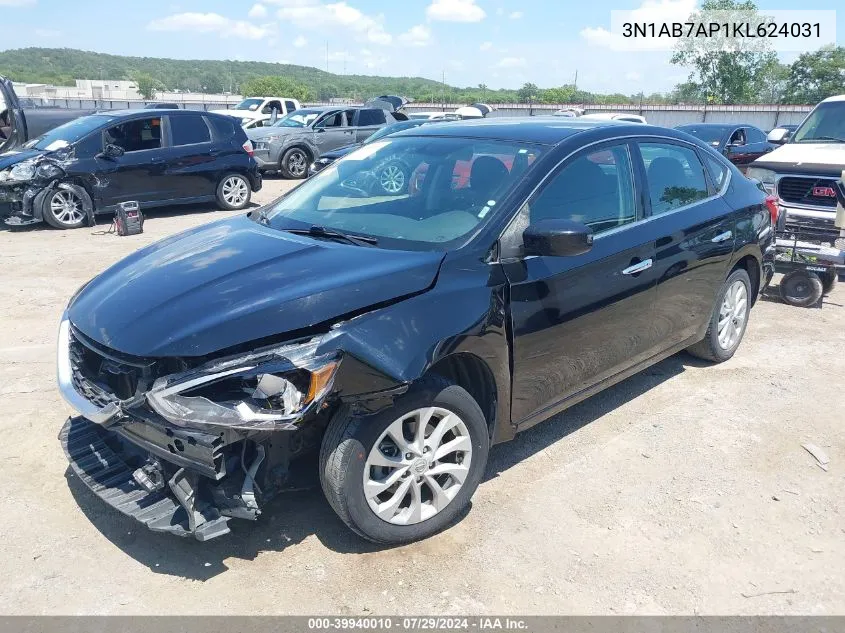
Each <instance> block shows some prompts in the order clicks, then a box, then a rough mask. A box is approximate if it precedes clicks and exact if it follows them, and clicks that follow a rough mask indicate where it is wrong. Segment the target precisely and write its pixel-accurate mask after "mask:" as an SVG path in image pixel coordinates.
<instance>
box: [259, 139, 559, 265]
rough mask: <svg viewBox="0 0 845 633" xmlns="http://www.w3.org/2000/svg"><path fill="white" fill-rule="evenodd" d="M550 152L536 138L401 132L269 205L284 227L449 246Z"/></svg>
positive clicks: (393, 244)
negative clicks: (512, 139)
mask: <svg viewBox="0 0 845 633" xmlns="http://www.w3.org/2000/svg"><path fill="white" fill-rule="evenodd" d="M541 152H542V148H541V147H538V146H536V145H532V144H529V143H515V142H503V141H486V140H481V139H469V138H455V137H448V138H446V137H415V136H407V137H405V136H400V137H395V138H384V139H382V140H380V141H376V142H374V143H369V144H367V145H365V146H363V147H361V148H359V149H358V150H356V151H354V152H352V153H351V154H349V155H347V156H346V157H345V158H344V159H343V160H341V161H338V162H337V163H335V164H333V165H331V166H330V167H327V168H326V169H324V170H323V171H321V172H320V173H319V174H317V175H316V176H314V177H313V178H311V179H309V180H306V181H305V182H304V183H303V184H301V185H300V186H299V187H297V188H296V189H294V190H293V191H291V193H289V194H288V195H287V196H285V197H284V198H282V199H281V200H280V201H279V202H278V204H276V206H275V207H273V208H272V209H270V211H269V212H268V213H267V218H268V221H269V224H270V226H272V227H273V228H277V229H280V230H284V229H292V228H309V227H311V226H320V227H324V228H327V229H333V230H336V231H341V232H344V233H349V234H352V235H358V236H368V237H375V238H377V239H378V245H379V246H380V247H385V248H399V249H405V250H448V249H450V248H453V247H457V246H459V245H460V244H462V243H463V242H465V241H466V240H467V239H469V238H471V237H472V236H473V235H474V234H475V233H476V232H477V231H478V229H480V228H481V226H482V225H483V224H484V223H485V222H488V221H489V220H490V218H491V217H493V216H494V215H495V210H496V208H497V206H496V205H497V204H498V203H499V202H500V201H501V200H503V199H504V197H505V196H506V195H507V193H508V192H509V191H510V189H511V188H512V187H513V186H514V184H515V183H517V182H518V181H519V180H520V179H521V178H522V175H523V173H524V172H525V171H526V170H527V169H528V168H529V166H530V165H531V164H532V163H533V162H534V160H535V159H536V158H537V156H539V154H540V153H541Z"/></svg>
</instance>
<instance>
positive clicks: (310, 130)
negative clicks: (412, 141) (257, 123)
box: [247, 101, 407, 178]
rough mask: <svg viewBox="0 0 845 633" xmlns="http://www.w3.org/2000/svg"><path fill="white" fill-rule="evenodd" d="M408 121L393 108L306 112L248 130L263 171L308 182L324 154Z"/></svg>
mask: <svg viewBox="0 0 845 633" xmlns="http://www.w3.org/2000/svg"><path fill="white" fill-rule="evenodd" d="M406 119H407V117H406V116H405V114H403V113H402V112H399V111H398V110H394V109H393V106H392V104H389V103H387V102H384V101H377V102H371V103H368V104H365V105H363V106H321V107H314V108H303V109H302V110H297V111H295V112H292V113H291V114H288V115H287V116H284V117H282V118H281V119H279V120H278V121H276V122H275V123H273V124H272V125H265V126H264V127H261V128H257V129H251V130H247V135H248V136H249V138H250V140H251V141H252V143H253V145H254V146H255V160H256V161H258V165H259V167H260V169H261V170H262V171H281V172H282V175H283V176H285V177H286V178H305V177H306V176H307V175H308V166H309V165H311V164H312V163H313V162H314V161H315V160H318V159H319V158H320V157H321V156H322V155H323V154H324V153H325V152H329V151H332V150H336V149H338V148H340V147H343V146H345V145H351V144H353V143H363V142H364V141H366V140H367V139H368V138H369V137H370V136H371V135H372V134H374V133H375V132H376V131H378V130H379V129H381V128H383V127H384V126H386V125H390V124H392V123H395V122H396V121H404V120H406Z"/></svg>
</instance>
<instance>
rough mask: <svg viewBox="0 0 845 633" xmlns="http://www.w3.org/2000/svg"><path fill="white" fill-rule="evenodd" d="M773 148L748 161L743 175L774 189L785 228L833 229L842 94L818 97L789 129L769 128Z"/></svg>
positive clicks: (844, 128)
mask: <svg viewBox="0 0 845 633" xmlns="http://www.w3.org/2000/svg"><path fill="white" fill-rule="evenodd" d="M768 140H769V142H770V143H774V144H775V145H779V146H780V147H778V148H777V149H776V150H774V151H773V152H769V153H768V154H765V155H764V156H761V157H760V158H758V159H757V160H755V161H754V162H753V163H751V165H750V167H749V169H748V171H747V173H746V175H747V176H748V177H749V178H756V179H757V180H760V181H761V182H762V183H763V185H764V186H765V187H766V190H767V191H769V192H770V193H772V194H773V195H776V196H777V198H778V204H779V205H780V207H781V209H782V210H783V213H784V221H785V224H786V227H787V228H790V227H793V228H796V229H811V230H816V231H818V230H821V231H823V232H827V233H830V234H832V235H835V234H836V233H838V229H837V228H836V226H835V221H836V181H837V180H839V179H840V178H841V176H842V172H843V171H845V95H839V96H836V97H830V98H829V99H825V100H824V101H822V102H821V103H819V104H818V105H817V106H816V107H815V108H813V111H812V112H810V114H808V115H807V118H806V119H804V121H803V122H802V123H801V125H799V126H798V129H797V130H795V131H794V132H792V133H791V134H790V133H789V131H788V130H787V129H784V128H776V129H774V130H772V131H771V132H769V136H768Z"/></svg>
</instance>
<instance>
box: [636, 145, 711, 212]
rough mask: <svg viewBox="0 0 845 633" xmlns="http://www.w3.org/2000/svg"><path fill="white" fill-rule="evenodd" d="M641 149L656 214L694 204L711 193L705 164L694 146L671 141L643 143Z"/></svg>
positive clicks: (652, 205) (652, 206)
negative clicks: (676, 143) (670, 142)
mask: <svg viewBox="0 0 845 633" xmlns="http://www.w3.org/2000/svg"><path fill="white" fill-rule="evenodd" d="M640 153H641V154H642V157H643V162H644V163H645V170H646V180H647V181H648V193H649V199H650V200H651V214H652V215H660V214H661V213H667V212H669V211H673V210H674V209H677V208H679V207H683V206H686V205H688V204H693V203H695V202H697V201H698V200H703V199H704V198H706V197H707V196H708V195H709V193H708V191H707V179H706V178H705V177H704V166H703V165H702V164H701V161H699V160H698V155H697V154H696V153H695V151H693V150H692V149H690V148H688V147H683V146H681V145H671V144H669V143H640Z"/></svg>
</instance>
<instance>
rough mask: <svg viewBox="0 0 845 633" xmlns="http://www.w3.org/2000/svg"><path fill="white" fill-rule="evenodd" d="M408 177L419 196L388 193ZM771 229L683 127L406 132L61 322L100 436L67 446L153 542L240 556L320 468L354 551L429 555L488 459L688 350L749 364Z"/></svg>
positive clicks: (80, 300)
mask: <svg viewBox="0 0 845 633" xmlns="http://www.w3.org/2000/svg"><path fill="white" fill-rule="evenodd" d="M396 155H400V156H402V157H403V160H404V161H405V162H406V163H407V164H408V165H412V166H414V167H415V169H420V170H423V169H422V168H424V170H423V171H424V173H425V177H424V178H422V179H421V180H420V182H418V183H417V186H416V187H415V188H414V189H413V190H412V191H408V192H407V193H405V194H403V195H398V196H391V195H385V194H384V192H383V190H382V189H381V188H380V187H379V186H378V178H377V177H376V172H377V170H378V168H379V166H380V165H382V164H383V162H384V160H385V159H386V158H388V157H390V156H396ZM459 164H468V165H470V169H469V171H470V173H469V177H468V178H466V179H465V180H464V179H462V178H459V177H456V170H457V169H458V165H459ZM773 212H774V213H776V212H777V209H776V208H773V206H772V205H771V204H769V201H767V197H766V194H765V193H764V192H763V191H762V189H761V188H759V185H758V183H754V182H752V181H751V180H748V179H746V178H743V177H742V176H741V175H740V174H739V172H738V171H737V169H736V168H735V167H734V166H733V165H732V164H731V163H730V162H728V161H727V160H726V159H725V158H724V157H723V156H721V155H719V154H717V153H716V152H714V151H713V150H712V149H711V148H709V147H707V146H706V145H705V144H703V143H701V142H700V141H698V140H696V139H694V138H692V137H690V136H688V135H686V134H683V133H681V132H677V131H674V130H668V129H663V128H657V127H650V126H645V125H639V124H633V125H632V124H618V123H613V122H601V121H591V122H586V121H579V120H577V119H572V120H561V119H560V118H548V119H541V118H534V119H528V118H526V119H513V120H508V119H493V120H481V121H472V122H455V123H449V124H444V125H424V126H419V127H416V128H414V129H410V130H406V131H404V132H398V133H397V134H394V135H391V136H387V137H384V138H382V139H380V140H378V141H376V142H374V143H370V144H367V145H365V146H363V147H361V148H359V149H358V150H356V151H355V152H352V153H351V154H349V155H347V156H346V157H344V159H343V160H340V161H338V162H337V163H335V164H334V165H331V166H329V167H327V168H326V169H324V170H323V171H322V172H321V173H319V174H317V175H316V176H314V177H313V178H310V179H309V180H307V181H306V182H304V183H302V184H301V185H299V186H298V187H296V188H294V189H293V190H292V191H290V192H288V193H287V194H285V195H284V196H283V197H281V198H279V199H278V200H276V201H274V202H272V203H270V204H269V205H267V206H265V207H263V208H261V209H259V210H254V211H252V212H250V213H249V214H247V215H240V216H236V217H230V218H227V219H224V220H221V221H218V222H213V223H210V224H206V225H205V226H200V227H197V228H194V229H191V230H189V231H187V232H184V233H181V234H177V235H173V236H170V237H168V238H165V239H164V240H161V241H159V242H157V243H155V244H151V245H149V246H146V247H145V248H142V249H141V250H139V251H137V252H136V253H134V254H132V255H130V256H129V257H127V258H126V259H124V260H123V261H120V262H118V263H116V264H115V265H113V266H112V267H110V268H109V269H107V270H106V271H105V272H103V273H102V274H100V275H98V276H97V277H95V278H94V279H92V280H91V281H90V282H88V283H87V284H85V285H84V286H83V287H81V288H80V289H79V290H78V291H77V292H76V293H75V294H74V295H73V297H71V299H70V302H69V304H68V306H67V309H66V311H65V312H64V314H63V316H62V318H61V323H60V326H59V342H58V354H57V362H58V381H59V387H60V390H61V392H62V394H63V395H64V397H65V398H66V400H67V401H68V402H69V403H70V404H71V405H72V406H73V407H74V408H75V409H76V410H77V411H78V412H79V414H80V415H79V416H77V417H71V418H69V419H68V420H67V422H66V423H65V424H64V426H63V428H62V429H61V432H60V434H59V437H60V441H61V443H62V446H63V448H64V451H65V453H66V455H67V457H68V459H69V461H70V464H71V467H72V469H73V471H74V473H75V474H76V475H77V476H78V477H79V479H80V480H81V481H82V482H83V483H84V484H85V485H87V486H89V487H90V488H91V489H92V490H93V491H94V493H95V494H97V495H98V496H99V497H100V498H101V499H102V500H103V501H104V502H105V503H106V504H109V505H111V506H113V507H114V508H116V509H117V510H119V511H121V512H123V513H125V514H127V515H129V516H131V517H133V518H134V519H136V520H137V521H139V522H141V523H142V524H144V525H146V526H147V527H148V528H150V529H152V530H155V531H159V532H169V533H172V534H178V535H181V536H191V537H194V538H197V539H199V540H207V539H210V538H213V537H217V536H220V535H223V534H226V533H227V532H229V525H228V522H229V521H230V520H232V519H246V520H254V519H257V518H259V517H260V515H261V514H262V513H263V512H266V511H268V506H267V502H268V501H269V500H270V499H271V498H272V497H273V496H274V495H277V494H279V493H280V492H282V491H284V490H285V489H287V488H289V487H290V486H291V484H292V482H294V481H295V480H296V477H295V475H296V473H297V472H301V471H302V469H303V468H306V467H309V465H310V467H311V468H316V469H317V470H318V473H319V478H320V482H321V486H322V490H323V492H324V494H325V496H326V498H327V499H328V502H329V504H330V505H331V507H332V508H333V509H334V510H335V511H336V513H337V515H338V516H339V517H340V518H341V519H342V520H343V521H344V522H345V523H346V524H347V525H348V526H349V527H350V528H351V529H352V530H354V531H355V532H356V533H357V534H359V535H361V536H363V537H364V538H367V539H370V540H372V541H376V542H379V543H403V542H408V541H413V540H416V539H421V538H425V537H427V536H429V535H432V534H434V533H435V532H437V531H439V530H442V529H443V528H445V527H447V526H448V525H450V524H451V523H452V522H453V521H455V520H456V519H458V518H459V517H460V516H462V513H464V512H465V510H466V508H467V506H468V504H469V500H470V497H471V496H472V495H473V493H474V492H475V490H476V488H477V487H478V485H479V483H480V482H481V480H482V477H483V475H484V471H485V467H486V464H487V458H488V454H489V450H490V447H491V445H493V444H496V443H499V442H505V441H507V440H510V439H512V438H513V437H514V436H515V435H516V433H517V432H519V431H523V430H525V429H527V428H529V427H531V426H533V425H535V424H537V423H538V422H541V421H542V420H545V419H547V418H549V417H551V416H553V415H555V414H557V413H559V412H561V411H563V410H564V409H566V408H568V407H570V406H572V405H573V404H575V403H577V402H579V401H581V400H583V399H585V398H587V397H589V396H590V395H592V394H595V393H597V392H598V391H600V390H602V389H604V388H606V387H608V386H610V385H612V384H614V383H616V382H618V381H620V380H622V379H624V378H626V377H627V376H630V375H632V374H633V373H635V372H637V371H640V370H642V369H644V368H646V367H648V366H650V365H652V364H653V363H656V362H658V361H659V360H661V359H663V358H665V357H667V356H669V355H670V354H673V353H675V352H678V351H681V350H684V349H689V350H690V351H691V352H692V353H694V354H696V355H697V356H699V357H701V358H704V359H706V360H708V361H711V362H721V361H725V360H727V359H729V358H731V357H732V356H733V354H734V353H735V352H736V350H737V348H738V346H739V345H740V342H741V340H742V338H743V334H744V333H745V329H746V325H747V323H748V319H749V314H750V309H751V306H752V305H753V304H754V301H755V299H756V298H757V297H758V295H759V293H760V292H761V290H762V289H763V288H764V286H765V285H766V283H767V281H768V279H769V278H770V275H771V271H772V265H773V260H772V250H771V244H772V237H773V230H772V223H773V219H772V218H773ZM524 486H530V482H528V483H525V484H524ZM277 507H279V506H277Z"/></svg>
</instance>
